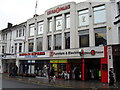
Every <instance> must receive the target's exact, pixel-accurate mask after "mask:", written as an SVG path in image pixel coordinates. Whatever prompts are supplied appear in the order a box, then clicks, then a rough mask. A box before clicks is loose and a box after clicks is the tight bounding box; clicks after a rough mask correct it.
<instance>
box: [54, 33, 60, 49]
mask: <svg viewBox="0 0 120 90" xmlns="http://www.w3.org/2000/svg"><path fill="white" fill-rule="evenodd" d="M54 39H55V50H59V49H61V34H57V35H55V37H54Z"/></svg>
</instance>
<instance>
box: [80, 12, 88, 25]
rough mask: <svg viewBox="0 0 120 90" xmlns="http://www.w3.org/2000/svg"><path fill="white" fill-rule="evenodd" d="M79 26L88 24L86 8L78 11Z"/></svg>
mask: <svg viewBox="0 0 120 90" xmlns="http://www.w3.org/2000/svg"><path fill="white" fill-rule="evenodd" d="M78 20H79V26H86V25H89V14H88V10H82V11H79V12H78Z"/></svg>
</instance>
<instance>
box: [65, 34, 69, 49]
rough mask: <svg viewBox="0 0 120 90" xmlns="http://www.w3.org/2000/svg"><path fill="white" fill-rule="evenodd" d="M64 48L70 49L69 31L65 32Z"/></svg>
mask: <svg viewBox="0 0 120 90" xmlns="http://www.w3.org/2000/svg"><path fill="white" fill-rule="evenodd" d="M65 49H70V33H69V32H68V33H65Z"/></svg>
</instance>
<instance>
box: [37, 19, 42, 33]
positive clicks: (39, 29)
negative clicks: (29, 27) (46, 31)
mask: <svg viewBox="0 0 120 90" xmlns="http://www.w3.org/2000/svg"><path fill="white" fill-rule="evenodd" d="M38 34H43V21H42V22H39V23H38Z"/></svg>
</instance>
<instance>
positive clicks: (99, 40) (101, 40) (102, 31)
mask: <svg viewBox="0 0 120 90" xmlns="http://www.w3.org/2000/svg"><path fill="white" fill-rule="evenodd" d="M104 45H107V39H106V28H105V27H104V28H97V29H95V46H104Z"/></svg>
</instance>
